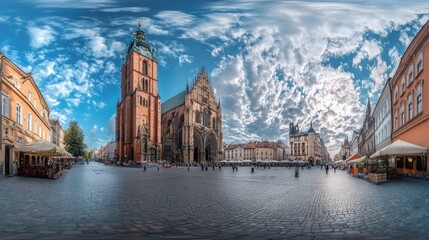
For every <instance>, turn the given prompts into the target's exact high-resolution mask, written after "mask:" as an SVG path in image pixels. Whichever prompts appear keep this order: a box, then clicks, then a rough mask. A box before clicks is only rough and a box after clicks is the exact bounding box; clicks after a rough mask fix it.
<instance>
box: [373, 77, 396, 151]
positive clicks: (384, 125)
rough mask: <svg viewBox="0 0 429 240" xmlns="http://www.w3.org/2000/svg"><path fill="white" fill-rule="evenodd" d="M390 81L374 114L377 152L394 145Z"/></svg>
mask: <svg viewBox="0 0 429 240" xmlns="http://www.w3.org/2000/svg"><path fill="white" fill-rule="evenodd" d="M389 82H390V79H389V80H388V81H387V82H386V84H385V86H384V88H383V91H382V92H381V95H380V98H379V99H378V101H377V104H376V105H375V108H374V112H373V113H372V115H373V117H374V121H375V133H374V138H375V150H376V151H378V150H381V149H382V148H384V147H386V146H387V145H389V144H390V143H392V115H391V108H392V105H391V94H390V86H389Z"/></svg>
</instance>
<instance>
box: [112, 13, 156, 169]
mask: <svg viewBox="0 0 429 240" xmlns="http://www.w3.org/2000/svg"><path fill="white" fill-rule="evenodd" d="M157 69H158V63H157V59H156V49H155V47H154V46H150V45H149V43H148V42H147V41H146V38H145V33H144V31H143V30H142V29H141V22H140V20H139V24H138V29H137V30H136V31H135V32H134V37H133V40H132V42H131V43H130V45H129V46H128V49H127V51H126V57H125V60H124V63H123V65H122V69H121V98H120V100H119V102H118V104H117V106H116V156H117V160H118V161H120V162H128V161H134V162H137V163H138V162H157V161H158V160H159V159H160V153H161V152H162V149H161V147H162V145H161V97H160V96H159V93H158V72H157Z"/></svg>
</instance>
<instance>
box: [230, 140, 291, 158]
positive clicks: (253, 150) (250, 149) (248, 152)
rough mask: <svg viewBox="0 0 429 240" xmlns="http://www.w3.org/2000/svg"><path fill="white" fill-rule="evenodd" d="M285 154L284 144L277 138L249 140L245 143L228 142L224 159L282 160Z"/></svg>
mask: <svg viewBox="0 0 429 240" xmlns="http://www.w3.org/2000/svg"><path fill="white" fill-rule="evenodd" d="M285 154H286V145H285V144H284V143H283V142H282V141H281V140H278V141H277V142H270V141H251V142H248V143H246V144H229V145H227V146H226V148H225V160H227V161H237V160H238V161H242V160H252V161H256V160H279V161H280V160H284V159H285V157H286V156H285Z"/></svg>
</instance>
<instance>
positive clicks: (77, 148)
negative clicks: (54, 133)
mask: <svg viewBox="0 0 429 240" xmlns="http://www.w3.org/2000/svg"><path fill="white" fill-rule="evenodd" d="M83 139H84V135H83V130H82V129H81V128H80V127H79V125H78V123H77V122H76V121H71V122H70V125H69V128H68V129H67V130H66V132H65V133H64V144H65V148H66V150H67V151H68V152H69V153H71V154H72V155H73V156H74V157H79V156H83V155H84V154H85V144H84V143H83Z"/></svg>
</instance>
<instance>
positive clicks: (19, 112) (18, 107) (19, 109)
mask: <svg viewBox="0 0 429 240" xmlns="http://www.w3.org/2000/svg"><path fill="white" fill-rule="evenodd" d="M16 122H17V123H19V124H21V125H22V105H21V104H19V103H16Z"/></svg>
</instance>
